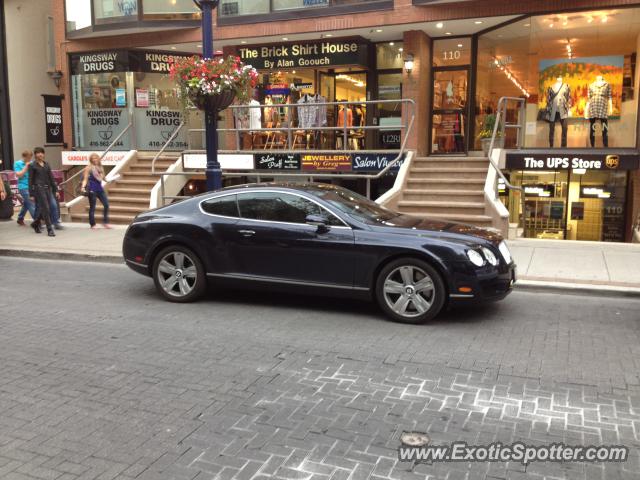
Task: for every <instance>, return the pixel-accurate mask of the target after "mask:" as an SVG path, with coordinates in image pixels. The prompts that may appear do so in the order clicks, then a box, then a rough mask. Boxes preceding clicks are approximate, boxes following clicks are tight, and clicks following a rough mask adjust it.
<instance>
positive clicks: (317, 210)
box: [238, 192, 343, 226]
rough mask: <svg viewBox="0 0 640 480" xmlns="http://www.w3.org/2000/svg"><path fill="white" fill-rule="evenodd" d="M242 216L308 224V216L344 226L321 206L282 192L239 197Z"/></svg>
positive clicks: (241, 195) (249, 194) (246, 194)
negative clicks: (323, 218)
mask: <svg viewBox="0 0 640 480" xmlns="http://www.w3.org/2000/svg"><path fill="white" fill-rule="evenodd" d="M238 206H239V207H240V216H241V217H242V218H248V219H251V220H264V221H271V222H287V223H300V224H304V223H306V219H307V216H309V215H318V216H322V217H325V218H327V219H328V220H329V225H335V226H342V225H343V224H342V222H341V221H340V220H339V219H338V218H336V217H335V216H334V215H332V214H330V213H329V212H328V211H326V210H325V209H323V208H322V207H320V205H318V204H316V203H314V202H312V201H310V200H307V199H306V198H303V197H299V196H297V195H291V194H288V193H280V192H252V193H241V194H239V195H238Z"/></svg>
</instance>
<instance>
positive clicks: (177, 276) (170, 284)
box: [153, 245, 207, 303]
mask: <svg viewBox="0 0 640 480" xmlns="http://www.w3.org/2000/svg"><path fill="white" fill-rule="evenodd" d="M153 281H154V283H155V285H156V288H157V289H158V292H160V294H161V295H162V296H163V297H164V298H166V299H167V300H169V301H170V302H178V303H187V302H193V301H194V300H197V299H198V298H199V297H201V296H202V294H203V293H204V292H205V291H206V289H207V277H206V274H205V271H204V268H203V266H202V262H201V261H200V259H199V258H198V256H197V255H196V254H195V253H193V252H192V251H191V250H189V249H188V248H186V247H183V246H180V245H174V246H170V247H167V248H165V249H163V250H162V251H161V252H160V253H159V254H158V255H156V258H155V261H154V263H153Z"/></svg>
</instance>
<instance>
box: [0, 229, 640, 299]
mask: <svg viewBox="0 0 640 480" xmlns="http://www.w3.org/2000/svg"><path fill="white" fill-rule="evenodd" d="M27 223H28V222H27ZM65 227H66V228H65V229H64V230H61V231H58V232H57V236H56V237H55V238H50V237H47V235H46V234H40V235H36V234H35V233H34V232H33V230H31V228H29V227H18V226H17V225H16V223H15V220H14V221H9V222H0V255H12V256H30V257H38V258H51V259H66V260H85V261H86V260H93V261H102V262H109V263H121V262H122V261H123V260H122V238H123V236H124V232H125V230H126V227H125V226H119V225H115V226H114V228H113V230H104V229H100V230H95V231H94V230H90V229H89V226H88V225H85V224H66V225H65ZM508 243H509V247H510V248H511V253H512V254H513V257H514V259H515V261H516V264H517V265H518V283H517V285H518V287H519V288H533V289H548V288H555V289H558V288H560V289H565V290H567V289H569V290H583V291H584V290H586V291H589V290H595V291H599V292H607V291H609V292H616V293H622V294H631V295H640V244H628V243H604V242H568V241H562V240H534V239H520V240H510V241H509V242H508Z"/></svg>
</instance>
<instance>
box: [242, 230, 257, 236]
mask: <svg viewBox="0 0 640 480" xmlns="http://www.w3.org/2000/svg"><path fill="white" fill-rule="evenodd" d="M238 233H239V234H240V235H242V236H243V237H253V236H254V235H255V234H256V232H254V231H253V230H238Z"/></svg>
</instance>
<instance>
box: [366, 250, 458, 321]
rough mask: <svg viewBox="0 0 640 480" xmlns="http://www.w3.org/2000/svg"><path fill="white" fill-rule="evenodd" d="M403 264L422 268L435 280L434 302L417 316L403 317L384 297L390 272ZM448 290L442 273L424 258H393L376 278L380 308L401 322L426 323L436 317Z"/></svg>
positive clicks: (394, 319) (377, 298)
mask: <svg viewBox="0 0 640 480" xmlns="http://www.w3.org/2000/svg"><path fill="white" fill-rule="evenodd" d="M403 265H408V266H409V265H410V266H415V267H418V268H421V269H422V270H424V271H425V272H427V274H428V275H429V276H430V277H431V280H432V281H433V286H434V298H433V304H432V306H431V308H430V309H429V311H428V312H426V313H424V314H422V315H420V316H417V317H402V316H400V315H398V314H397V313H395V312H394V311H393V310H391V308H390V307H389V306H388V305H387V302H386V301H385V299H384V291H383V290H384V281H385V279H386V278H387V275H389V273H391V272H392V271H393V270H395V269H396V268H398V267H401V266H403ZM446 292H447V289H446V287H445V283H444V281H443V279H442V276H441V275H440V273H439V272H438V271H437V270H436V269H435V268H434V267H432V266H431V265H430V264H429V263H428V262H425V261H424V260H420V259H417V258H411V257H404V258H399V259H397V260H393V261H392V262H389V263H388V264H387V265H385V266H384V268H383V269H382V270H381V271H380V274H379V275H378V278H377V279H376V300H377V301H378V304H379V305H380V308H382V310H383V311H384V313H385V314H386V315H387V316H388V317H389V318H391V319H392V320H393V321H395V322H399V323H409V324H415V325H418V324H422V323H426V322H428V321H429V320H432V319H433V318H434V317H436V316H437V315H438V314H439V313H440V311H441V310H442V308H443V307H444V304H445V301H446Z"/></svg>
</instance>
